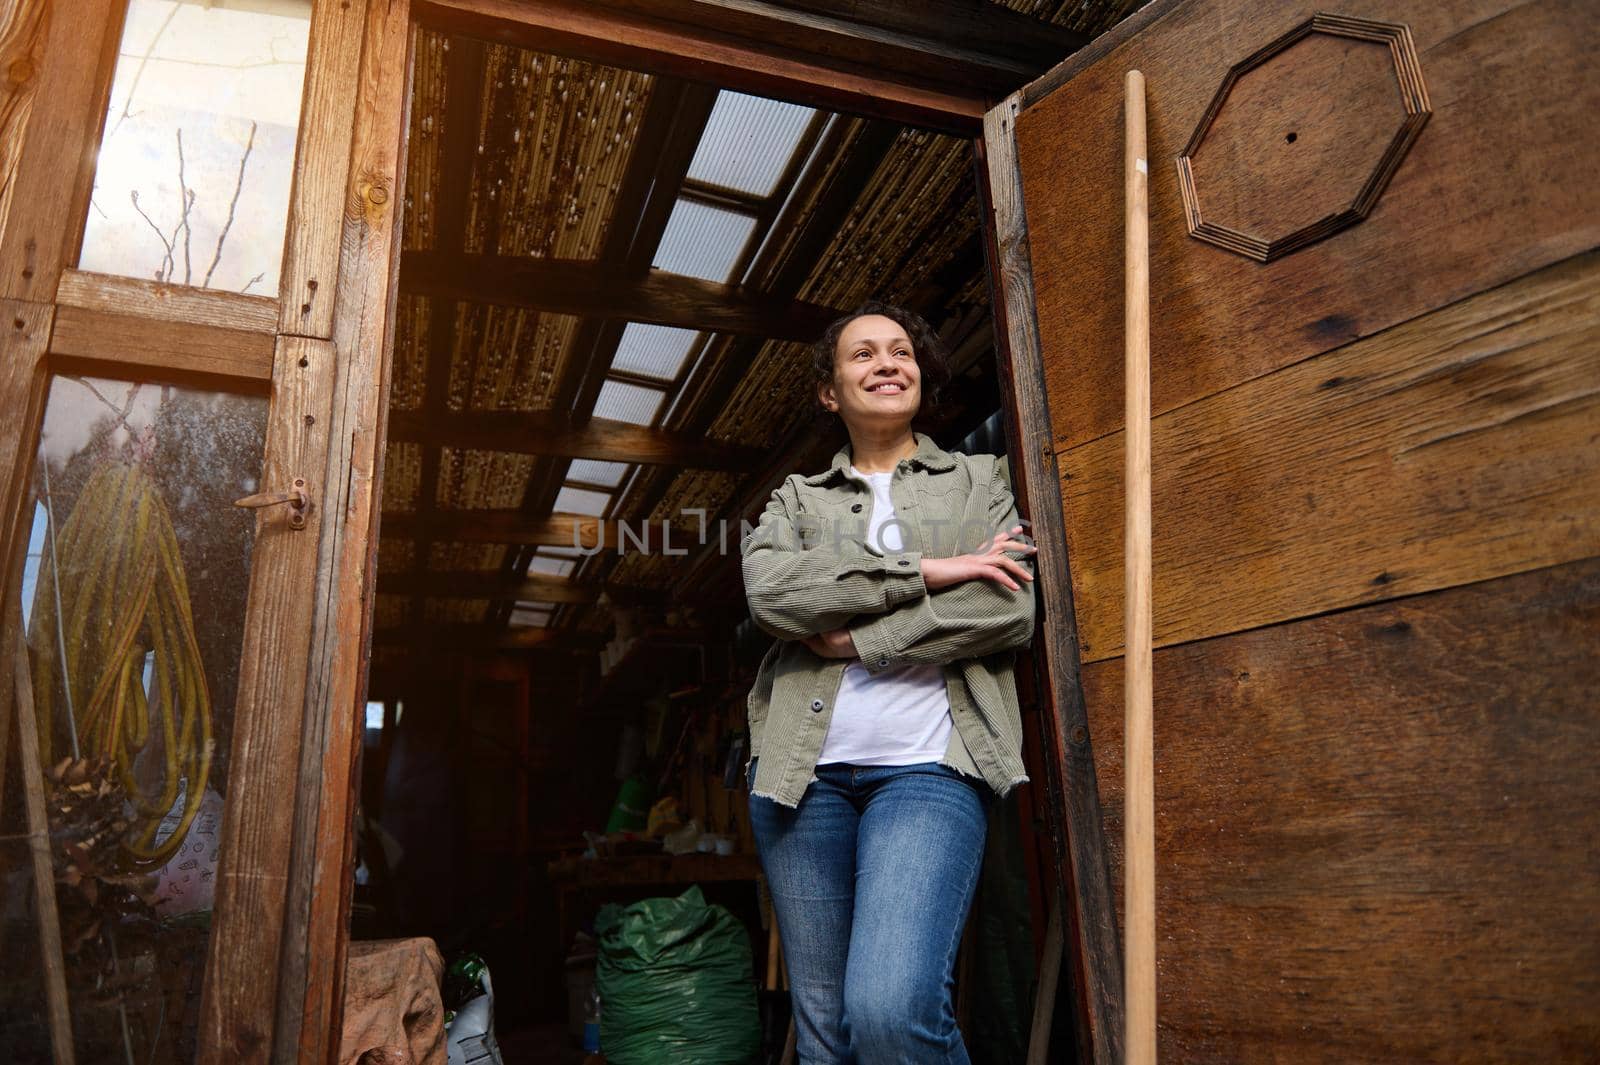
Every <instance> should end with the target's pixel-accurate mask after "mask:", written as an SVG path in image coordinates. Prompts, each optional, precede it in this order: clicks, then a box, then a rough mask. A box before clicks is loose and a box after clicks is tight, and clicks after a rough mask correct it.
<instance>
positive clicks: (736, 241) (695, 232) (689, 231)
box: [654, 199, 756, 281]
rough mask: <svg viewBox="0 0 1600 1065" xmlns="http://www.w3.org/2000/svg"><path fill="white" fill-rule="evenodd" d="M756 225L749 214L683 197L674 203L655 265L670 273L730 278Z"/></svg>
mask: <svg viewBox="0 0 1600 1065" xmlns="http://www.w3.org/2000/svg"><path fill="white" fill-rule="evenodd" d="M755 227H756V220H755V219H754V218H751V217H750V216H749V215H743V214H738V213H737V212H734V211H727V210H724V209H722V208H720V207H711V206H709V205H707V204H703V203H696V202H695V201H694V200H684V199H680V200H678V202H677V203H675V204H673V206H672V216H671V217H670V218H668V219H667V229H666V232H665V233H663V234H662V235H661V245H660V247H658V248H657V249H656V257H655V262H654V265H655V266H657V267H659V268H660V269H662V270H665V271H667V272H668V273H670V274H687V275H688V276H689V277H699V278H704V279H705V280H707V281H727V280H730V278H731V277H732V274H733V267H734V264H735V263H736V262H738V261H739V255H740V253H742V252H743V251H744V246H745V243H746V242H747V241H748V240H749V239H750V234H751V233H752V232H754V231H755Z"/></svg>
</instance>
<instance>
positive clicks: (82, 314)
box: [50, 304, 275, 391]
mask: <svg viewBox="0 0 1600 1065" xmlns="http://www.w3.org/2000/svg"><path fill="white" fill-rule="evenodd" d="M274 344H275V340H274V338H273V335H272V334H271V333H257V332H247V331H244V330H239V329H228V328H223V327H221V326H215V325H196V324H193V323H191V322H182V321H177V322H174V321H162V320H161V319H160V318H156V317H144V316H141V315H133V314H116V313H112V312H109V311H105V310H102V309H89V308H86V307H73V306H69V305H67V304H62V305H61V306H60V307H58V308H57V310H56V322H55V333H54V335H53V337H52V338H51V342H50V352H51V355H52V358H54V357H69V358H72V359H74V360H79V359H81V360H87V361H89V362H93V363H97V364H100V366H101V367H103V368H102V369H101V370H100V372H103V373H110V374H112V375H114V376H117V377H130V378H136V379H142V378H155V379H157V380H162V379H171V378H173V377H178V378H187V377H190V376H196V375H198V376H200V377H203V378H206V379H209V380H212V381H218V382H227V387H230V388H233V389H239V388H244V389H246V390H249V391H255V390H257V389H260V388H263V387H265V386H266V384H267V383H268V382H269V381H271V380H272V359H273V347H274Z"/></svg>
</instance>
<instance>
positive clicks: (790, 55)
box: [417, 0, 1028, 134]
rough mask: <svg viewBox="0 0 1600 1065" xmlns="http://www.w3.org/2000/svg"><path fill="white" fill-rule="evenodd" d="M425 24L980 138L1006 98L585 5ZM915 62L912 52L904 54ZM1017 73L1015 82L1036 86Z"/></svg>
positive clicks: (519, 6) (430, 4)
mask: <svg viewBox="0 0 1600 1065" xmlns="http://www.w3.org/2000/svg"><path fill="white" fill-rule="evenodd" d="M417 10H418V12H419V15H420V16H421V18H422V20H423V21H424V22H425V23H426V24H427V25H429V26H433V27H435V28H437V29H439V30H441V31H443V32H446V33H453V34H464V35H468V36H472V37H478V38H484V39H488V40H493V41H499V42H503V43H506V44H512V45H516V46H517V47H521V48H533V49H536V50H538V51H543V52H556V53H560V54H564V55H573V56H578V57H580V58H584V59H592V60H596V61H598V62H602V63H609V64H611V65H613V66H625V67H632V68H634V69H646V70H651V71H655V72H657V73H661V74H667V75H669V76H672V77H679V78H685V79H689V80H693V81H699V82H703V83H709V84H717V85H723V86H726V87H728V88H732V89H737V90H739V91H741V92H749V93H756V94H759V95H765V96H775V97H778V98H780V99H785V100H793V101H797V102H802V103H807V104H812V105H815V106H818V107H824V108H827V109H829V110H835V111H846V112H851V113H855V114H865V115H872V116H874V117H879V118H887V119H889V120H891V121H895V122H905V123H908V124H911V125H916V126H921V127H924V128H927V129H934V130H939V131H941V132H948V133H961V134H971V133H973V132H974V131H976V130H977V129H978V128H979V127H980V126H981V123H982V117H983V111H984V107H985V106H986V103H987V101H988V100H989V99H991V98H995V97H997V96H998V95H999V93H997V92H988V93H986V92H984V91H982V90H974V89H971V88H967V87H965V86H953V87H943V86H931V85H929V84H928V82H927V79H923V78H915V77H910V76H908V75H905V74H896V73H894V72H892V71H889V70H886V69H884V68H882V67H881V66H878V65H874V64H871V63H865V62H861V61H855V62H850V63H846V62H843V61H840V60H838V59H836V58H832V57H826V56H813V55H808V54H805V53H797V52H796V51H795V50H794V49H792V48H791V47H790V46H789V45H788V43H787V34H788V33H789V30H788V29H787V28H785V27H782V26H773V27H772V32H771V35H770V36H769V37H767V38H766V39H763V40H753V39H748V38H737V37H733V36H730V35H727V34H723V33H710V32H707V31H705V30H703V29H698V28H696V27H694V26H692V25H686V24H675V23H672V22H666V21H663V20H661V19H658V18H652V17H649V16H647V15H642V14H638V13H635V12H631V11H620V10H614V9H612V10H604V9H599V8H597V7H596V6H595V5H593V4H590V3H587V2H583V0H424V2H422V3H419V4H418V6H417ZM902 54H903V55H905V56H907V57H908V58H910V57H911V53H909V52H902ZM1027 80H1028V79H1027V77H1026V76H1021V75H1019V76H1017V79H1016V81H1015V83H1014V84H1013V87H1014V86H1015V85H1020V84H1021V83H1023V82H1025V81H1027Z"/></svg>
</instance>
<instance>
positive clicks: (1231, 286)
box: [1018, 0, 1600, 447]
mask: <svg viewBox="0 0 1600 1065" xmlns="http://www.w3.org/2000/svg"><path fill="white" fill-rule="evenodd" d="M1314 10H1315V7H1314V5H1311V4H1309V3H1299V2H1297V3H1293V4H1288V5H1284V4H1281V3H1277V2H1274V0H1200V2H1195V3H1189V4H1181V5H1176V6H1172V7H1170V8H1168V9H1166V12H1167V13H1166V14H1165V15H1162V16H1160V17H1158V18H1156V19H1155V20H1154V21H1152V22H1151V23H1149V24H1148V25H1147V26H1146V27H1145V28H1144V30H1143V31H1142V32H1140V33H1138V34H1136V35H1134V36H1133V37H1131V38H1128V39H1127V40H1125V41H1124V42H1123V43H1122V44H1121V45H1120V46H1118V47H1116V48H1113V49H1111V50H1110V51H1109V52H1106V53H1104V54H1103V55H1102V56H1101V58H1100V60H1099V61H1098V62H1095V63H1093V64H1091V65H1089V66H1087V67H1084V68H1081V69H1077V72H1076V76H1074V77H1073V78H1072V79H1071V80H1070V81H1068V82H1067V83H1065V84H1064V85H1062V86H1061V87H1060V88H1059V89H1057V91H1055V92H1054V93H1053V94H1051V95H1049V96H1047V97H1045V98H1043V99H1040V100H1038V102H1036V103H1034V104H1033V105H1032V106H1031V107H1029V108H1028V109H1027V110H1026V111H1024V112H1023V114H1022V116H1021V117H1020V118H1019V119H1018V152H1019V159H1020V162H1021V168H1022V172H1023V184H1024V193H1025V197H1026V202H1027V213H1028V225H1029V229H1030V230H1031V231H1032V232H1033V233H1035V234H1039V233H1050V234H1059V237H1058V238H1054V239H1051V240H1048V241H1041V240H1039V239H1038V238H1037V237H1036V238H1035V240H1034V246H1033V253H1034V261H1033V267H1034V277H1035V285H1036V288H1037V296H1038V312H1039V327H1040V333H1041V341H1042V344H1043V350H1044V357H1045V363H1046V367H1047V375H1048V381H1049V384H1050V391H1051V395H1052V396H1053V397H1056V401H1055V402H1054V403H1053V404H1052V406H1051V415H1052V422H1053V427H1054V432H1055V435H1056V439H1057V444H1058V446H1059V447H1074V446H1077V445H1079V444H1082V443H1084V442H1086V441H1089V440H1093V439H1095V438H1097V437H1100V436H1103V435H1105V434H1106V433H1108V432H1111V431H1113V430H1115V429H1116V428H1117V427H1118V426H1119V425H1120V424H1121V412H1120V404H1119V402H1118V398H1119V396H1120V394H1121V390H1120V387H1119V383H1118V379H1119V375H1120V372H1121V370H1120V360H1119V359H1118V351H1119V348H1120V343H1119V337H1120V329H1121V326H1120V315H1119V313H1118V310H1119V307H1120V300H1119V298H1118V286H1119V285H1120V283H1121V282H1120V269H1119V256H1118V246H1119V244H1120V239H1119V238H1120V233H1121V228H1120V225H1119V224H1118V217H1119V214H1120V211H1121V201H1120V196H1119V194H1118V188H1117V182H1116V181H1115V180H1114V179H1112V178H1111V177H1110V175H1113V174H1115V172H1116V166H1117V139H1116V136H1115V130H1116V128H1117V123H1118V112H1117V107H1118V104H1117V100H1118V98H1119V91H1118V81H1119V80H1120V79H1121V77H1122V72H1123V71H1125V70H1127V69H1129V68H1130V67H1138V68H1139V69H1141V70H1142V71H1143V72H1144V74H1145V76H1146V78H1147V79H1148V81H1149V85H1150V158H1151V256H1152V269H1153V278H1154V281H1153V286H1152V289H1151V301H1152V302H1151V315H1152V317H1151V337H1152V345H1153V348H1152V359H1153V362H1152V367H1151V369H1152V387H1153V389H1154V392H1153V397H1152V399H1153V403H1154V411H1155V413H1157V414H1160V413H1161V412H1164V411H1167V410H1172V409H1174V408H1177V407H1179V406H1181V405H1182V404H1184V403H1188V402H1192V401H1194V400H1195V399H1198V398H1200V397H1202V396H1207V395H1210V394H1212V393H1214V392H1217V391H1219V390H1221V389H1223V388H1227V387H1229V386H1232V385H1234V384H1237V383H1239V382H1242V381H1246V380H1249V379H1251V378H1253V377H1257V376H1259V375H1261V374H1264V373H1268V372H1271V371H1272V370H1274V369H1277V368H1279V367H1282V366H1285V365H1288V364H1290V363H1293V362H1296V361H1299V360H1301V359H1304V358H1307V357H1309V356H1311V355H1315V354H1317V353H1319V352H1322V351H1325V350H1327V349H1329V348H1331V347H1334V346H1337V345H1339V344H1342V343H1345V342H1348V341H1350V340H1352V339H1355V338H1358V337H1363V336H1369V335H1371V334H1373V333H1376V332H1378V331H1380V330H1382V329H1385V328H1388V327H1390V326H1392V325H1395V324H1397V323H1399V322H1402V321H1405V320H1407V319H1409V318H1412V317H1414V316H1416V315H1417V314H1420V313H1424V312H1426V311H1428V310H1431V309H1432V308H1434V307H1436V306H1439V305H1441V304H1444V303H1448V302H1451V301H1454V300H1458V299H1461V298H1463V297H1465V296H1468V295H1471V294H1473V293H1475V292H1480V291H1482V290H1484V289H1487V288H1490V287H1492V286H1494V285H1497V284H1500V283H1503V282H1505V281H1508V280H1511V279H1513V278H1516V277H1519V276H1521V275H1523V274H1525V273H1527V272H1528V271H1530V270H1533V269H1537V268H1539V267H1542V266H1545V265H1548V264H1550V263H1552V262H1556V261H1559V260H1561V259H1563V258H1566V257H1568V256H1571V255H1574V254H1577V253H1580V252H1583V251H1586V250H1588V249H1590V248H1592V247H1595V246H1596V245H1600V185H1597V184H1596V183H1595V182H1594V181H1592V180H1591V179H1590V177H1589V175H1590V174H1592V173H1593V172H1594V171H1595V170H1596V169H1597V167H1600V142H1597V141H1596V140H1595V138H1594V137H1592V136H1591V135H1590V126H1591V125H1592V119H1591V116H1592V115H1593V114H1594V113H1595V112H1596V111H1597V110H1600V79H1596V78H1594V77H1592V76H1590V73H1589V68H1590V62H1591V58H1590V57H1591V56H1592V55H1593V54H1594V52H1595V51H1596V49H1597V47H1600V20H1597V19H1595V18H1594V17H1593V15H1594V13H1593V9H1592V5H1590V4H1588V3H1585V2H1582V0H1550V2H1546V3H1537V4H1516V3H1513V2H1511V0H1449V2H1439V3H1431V2H1430V3H1423V2H1421V0H1408V2H1404V3H1399V4H1395V3H1380V2H1378V0H1351V2H1350V3H1348V4H1344V5H1341V7H1340V8H1339V11H1340V13H1341V14H1344V15H1354V16H1367V17H1372V18H1377V19H1384V20H1391V21H1400V22H1405V23H1407V24H1409V25H1410V27H1411V30H1412V33H1413V36H1414V38H1415V41H1416V45H1417V49H1418V52H1419V54H1420V58H1421V67H1422V72H1423V75H1424V76H1425V78H1426V79H1427V85H1428V90H1429V94H1430V97H1431V100H1432V104H1433V108H1434V114H1433V117H1432V119H1431V120H1430V122H1429V124H1428V126H1427V128H1426V129H1425V130H1424V131H1423V133H1422V135H1421V136H1420V137H1419V138H1418V140H1417V142H1416V143H1415V144H1414V145H1413V147H1412V149H1411V152H1410V154H1409V155H1408V156H1407V157H1406V159H1405V160H1404V162H1403V163H1402V165H1401V166H1400V168H1399V170H1398V172H1397V173H1396V174H1395V176H1394V178H1393V180H1392V181H1391V182H1390V184H1389V186H1388V188H1387V190H1386V191H1385V192H1384V194H1383V198H1382V199H1381V200H1380V201H1379V202H1378V204H1377V206H1376V207H1375V208H1374V209H1373V211H1372V213H1371V215H1370V216H1369V217H1368V218H1367V219H1366V221H1364V222H1362V223H1361V224H1360V225H1357V226H1354V227H1353V228H1351V229H1348V230H1345V231H1344V232H1342V233H1339V234H1337V235H1335V236H1333V237H1330V238H1328V239H1326V240H1324V241H1322V242H1321V243H1319V244H1317V245H1315V246H1313V247H1310V248H1305V249H1303V250H1301V251H1298V252H1296V253H1294V254H1292V255H1289V256H1287V257H1285V258H1283V259H1281V260H1278V261H1275V262H1272V263H1268V264H1265V265H1263V264H1259V263H1255V262H1251V261H1248V260H1244V259H1241V258H1239V257H1238V256H1235V255H1231V254H1229V253H1226V252H1223V251H1221V250H1219V249H1217V248H1213V247H1210V246H1208V245H1205V244H1202V243H1200V242H1197V241H1193V240H1191V239H1190V238H1189V237H1187V236H1186V235H1185V230H1184V218H1183V206H1182V202H1181V197H1180V196H1179V195H1178V188H1177V179H1176V172H1175V169H1174V167H1173V166H1172V163H1171V160H1172V159H1173V158H1174V157H1176V156H1177V154H1178V153H1179V152H1180V151H1181V150H1182V148H1183V146H1184V144H1185V142H1186V141H1187V139H1188V137H1189V135H1190V134H1191V133H1192V132H1193V130H1194V128H1195V126H1196V125H1197V123H1198V120H1199V118H1200V116H1201V114H1202V113H1203V112H1204V110H1205V108H1206V106H1207V104H1208V103H1209V102H1210V100H1211V97H1212V95H1213V94H1214V92H1215V91H1216V88H1217V86H1218V85H1219V84H1220V82H1221V80H1222V77H1223V75H1224V73H1225V72H1226V70H1227V68H1228V67H1229V66H1230V65H1232V64H1233V63H1234V62H1236V61H1238V60H1240V59H1242V58H1244V57H1245V56H1247V55H1249V54H1250V53H1251V52H1252V51H1253V50H1255V49H1256V48H1258V47H1260V46H1261V45H1263V44H1266V43H1267V42H1270V41H1272V40H1274V39H1275V38H1277V37H1278V36H1279V35H1280V34H1282V33H1283V32H1285V31H1286V30H1288V29H1290V28H1292V27H1293V26H1294V25H1296V24H1298V23H1299V22H1302V21H1304V20H1305V19H1306V18H1308V17H1310V15H1311V14H1312V13H1313V12H1314ZM1068 65H1073V63H1072V61H1069V64H1068ZM1050 77H1051V78H1052V79H1053V78H1054V77H1055V75H1053V74H1052V75H1050ZM1285 85H1286V88H1288V87H1290V85H1291V83H1290V82H1288V81H1286V82H1285ZM1292 85H1294V86H1299V92H1298V95H1297V96H1296V97H1295V98H1294V99H1292V100H1291V99H1281V100H1279V101H1277V102H1278V103H1280V104H1281V105H1282V108H1283V109H1284V111H1283V112H1282V117H1285V118H1287V117H1288V109H1290V108H1291V107H1292V106H1293V107H1300V108H1303V109H1305V111H1306V113H1307V114H1310V113H1312V112H1314V111H1318V110H1326V109H1327V108H1329V107H1331V106H1333V101H1334V100H1336V99H1339V97H1338V96H1337V95H1332V96H1330V92H1329V90H1328V89H1327V87H1326V84H1325V83H1317V82H1316V81H1315V79H1311V80H1307V81H1305V82H1304V83H1303V84H1302V83H1301V82H1299V81H1294V82H1293V83H1292ZM1557 85H1559V86H1562V89H1561V91H1551V87H1552V86H1557ZM1293 147H1299V145H1298V144H1297V145H1294V146H1293ZM1533 189H1536V190H1538V194H1537V195H1530V191H1529V190H1533ZM1216 194H1217V195H1220V194H1221V190H1220V189H1219V191H1218V193H1216ZM1267 292H1270V293H1271V298H1270V299H1267V298H1262V294H1263V293H1267Z"/></svg>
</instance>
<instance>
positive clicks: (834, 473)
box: [805, 433, 956, 487]
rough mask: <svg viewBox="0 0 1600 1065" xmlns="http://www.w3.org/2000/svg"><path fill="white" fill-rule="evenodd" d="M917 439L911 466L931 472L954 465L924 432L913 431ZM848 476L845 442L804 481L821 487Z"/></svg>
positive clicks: (949, 468)
mask: <svg viewBox="0 0 1600 1065" xmlns="http://www.w3.org/2000/svg"><path fill="white" fill-rule="evenodd" d="M912 435H913V436H914V437H916V440H917V450H916V453H915V454H914V455H912V456H911V458H910V460H909V461H910V462H911V464H912V465H913V466H921V467H922V468H923V469H925V470H928V471H929V472H931V473H943V472H945V471H946V470H953V469H955V467H956V460H955V458H954V457H952V456H951V454H950V453H949V452H948V451H945V450H944V449H943V448H941V447H940V446H939V445H938V444H935V443H934V442H933V438H932V437H931V436H928V435H927V434H925V433H913V434H912ZM849 476H850V445H849V444H848V443H847V444H845V445H844V447H841V448H840V449H839V450H838V451H835V452H834V453H833V464H832V465H830V466H829V467H828V468H827V469H825V470H823V471H822V472H821V473H818V474H813V475H812V476H810V477H807V478H805V483H806V484H808V485H811V486H813V487H821V486H822V485H825V484H827V483H828V482H830V481H832V480H834V479H835V478H848V477H849Z"/></svg>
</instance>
